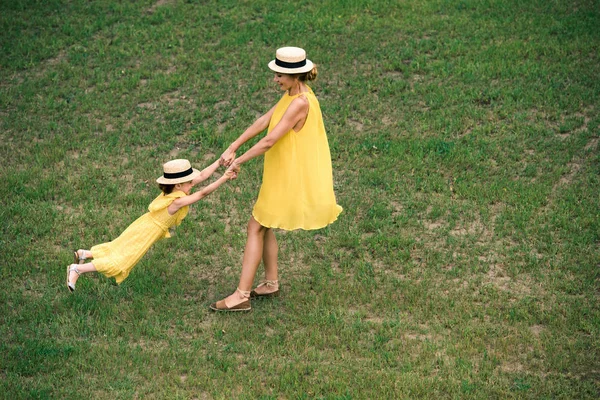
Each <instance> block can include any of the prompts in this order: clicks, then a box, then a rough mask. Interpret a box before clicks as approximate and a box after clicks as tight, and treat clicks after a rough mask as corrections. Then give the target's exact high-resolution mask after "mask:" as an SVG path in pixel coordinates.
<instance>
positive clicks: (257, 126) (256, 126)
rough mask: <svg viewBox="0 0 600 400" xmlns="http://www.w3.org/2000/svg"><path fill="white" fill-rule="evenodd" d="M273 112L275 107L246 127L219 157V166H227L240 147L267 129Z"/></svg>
mask: <svg viewBox="0 0 600 400" xmlns="http://www.w3.org/2000/svg"><path fill="white" fill-rule="evenodd" d="M273 111H275V106H273V107H271V109H270V110H269V111H267V112H266V113H265V114H263V115H261V116H260V117H259V118H258V119H257V120H256V121H254V123H253V124H252V125H250V126H249V127H248V129H246V130H245V131H244V133H242V134H241V135H240V136H239V137H238V138H237V139H236V140H235V141H234V142H233V143H231V145H229V147H228V148H227V150H225V151H224V152H223V154H222V155H221V159H220V160H221V164H223V165H226V166H229V165H230V164H231V162H232V161H233V159H234V158H235V152H236V151H237V150H238V149H239V148H240V146H241V145H243V144H244V143H246V142H247V141H248V140H250V139H252V138H253V137H254V136H256V135H258V134H259V133H261V132H262V131H264V130H265V129H267V128H268V127H269V122H270V121H271V117H272V116H273Z"/></svg>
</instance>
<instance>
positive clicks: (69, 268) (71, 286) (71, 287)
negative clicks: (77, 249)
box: [67, 264, 81, 293]
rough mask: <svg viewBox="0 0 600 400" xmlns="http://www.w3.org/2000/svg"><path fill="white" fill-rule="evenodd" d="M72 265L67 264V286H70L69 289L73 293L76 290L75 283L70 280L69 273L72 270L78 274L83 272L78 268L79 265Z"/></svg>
mask: <svg viewBox="0 0 600 400" xmlns="http://www.w3.org/2000/svg"><path fill="white" fill-rule="evenodd" d="M71 265H73V264H71ZM71 265H67V287H68V288H69V290H70V291H71V293H72V292H74V291H75V284H74V283H71V281H70V280H69V275H70V274H71V271H73V272H75V273H76V274H77V275H81V272H79V270H78V269H77V266H73V267H71Z"/></svg>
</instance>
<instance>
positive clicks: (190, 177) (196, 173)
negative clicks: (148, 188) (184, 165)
mask: <svg viewBox="0 0 600 400" xmlns="http://www.w3.org/2000/svg"><path fill="white" fill-rule="evenodd" d="M199 175H200V171H198V170H197V169H196V168H192V173H191V174H189V175H186V176H182V177H181V178H175V179H167V178H165V177H164V176H161V177H160V178H158V179H157V180H156V183H161V184H163V185H176V184H178V183H183V182H189V181H191V180H193V179H194V178H197V177H198V176H199Z"/></svg>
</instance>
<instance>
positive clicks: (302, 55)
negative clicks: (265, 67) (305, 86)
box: [269, 47, 313, 75]
mask: <svg viewBox="0 0 600 400" xmlns="http://www.w3.org/2000/svg"><path fill="white" fill-rule="evenodd" d="M269 68H270V69H271V70H273V71H275V72H280V73H282V74H288V75H292V74H301V73H303V72H308V71H310V70H312V69H313V63H312V61H310V60H308V59H307V58H306V52H305V51H304V49H301V48H300V47H282V48H280V49H277V52H276V53H275V59H274V60H273V61H271V62H270V63H269Z"/></svg>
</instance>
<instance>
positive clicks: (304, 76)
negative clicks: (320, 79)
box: [293, 65, 318, 82]
mask: <svg viewBox="0 0 600 400" xmlns="http://www.w3.org/2000/svg"><path fill="white" fill-rule="evenodd" d="M317 73H318V71H317V66H316V65H314V66H313V69H311V70H310V71H308V72H304V73H301V74H295V75H293V76H297V77H298V79H299V80H300V82H306V81H314V80H315V79H317Z"/></svg>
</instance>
